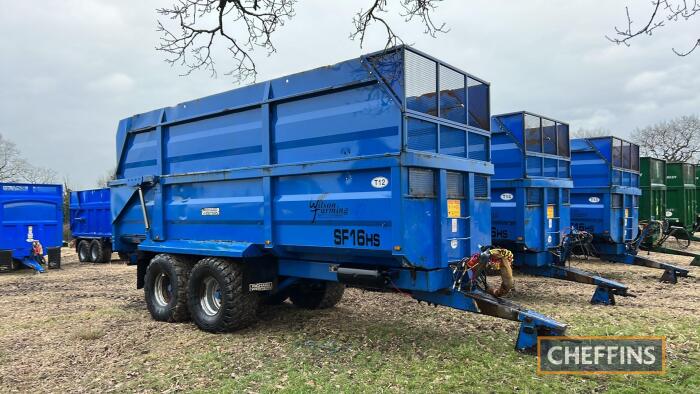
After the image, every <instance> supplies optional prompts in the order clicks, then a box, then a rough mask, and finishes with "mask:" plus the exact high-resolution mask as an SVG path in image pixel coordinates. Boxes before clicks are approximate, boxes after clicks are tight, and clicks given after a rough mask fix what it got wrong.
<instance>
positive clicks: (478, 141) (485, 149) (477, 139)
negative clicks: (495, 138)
mask: <svg viewBox="0 0 700 394" xmlns="http://www.w3.org/2000/svg"><path fill="white" fill-rule="evenodd" d="M468 157H469V158H470V159H472V160H481V161H488V160H489V139H488V137H486V136H483V135H481V134H476V133H469V153H468Z"/></svg>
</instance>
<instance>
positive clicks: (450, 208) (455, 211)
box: [447, 200, 462, 218]
mask: <svg viewBox="0 0 700 394" xmlns="http://www.w3.org/2000/svg"><path fill="white" fill-rule="evenodd" d="M447 217H448V218H459V217H462V204H461V203H460V201H459V200H447Z"/></svg>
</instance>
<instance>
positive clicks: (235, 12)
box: [156, 0, 447, 83]
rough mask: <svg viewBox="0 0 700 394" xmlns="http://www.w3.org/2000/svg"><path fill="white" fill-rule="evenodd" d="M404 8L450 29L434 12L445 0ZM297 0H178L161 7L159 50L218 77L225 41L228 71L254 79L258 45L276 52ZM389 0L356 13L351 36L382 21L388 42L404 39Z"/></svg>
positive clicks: (423, 0)
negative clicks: (390, 15)
mask: <svg viewBox="0 0 700 394" xmlns="http://www.w3.org/2000/svg"><path fill="white" fill-rule="evenodd" d="M395 1H396V2H397V3H399V4H400V5H401V7H402V8H403V11H402V12H401V13H400V15H401V16H402V17H403V18H404V19H405V20H406V22H410V21H412V20H414V19H417V20H420V21H421V22H422V24H423V25H424V26H425V33H426V34H429V35H430V36H433V37H435V35H436V33H438V32H446V31H447V30H446V29H445V25H444V24H438V23H435V22H434V21H433V19H432V13H433V11H434V10H435V9H436V8H437V5H438V3H440V2H441V1H443V0H395ZM296 3H297V0H177V1H175V2H174V3H173V5H172V6H170V7H165V8H159V9H157V13H158V14H159V15H160V18H159V20H158V25H157V29H158V31H159V32H160V33H161V37H160V43H159V44H158V46H156V50H158V51H161V52H164V53H165V54H166V62H168V63H170V64H171V65H179V66H181V67H183V68H184V69H185V70H186V71H185V72H184V74H183V75H189V74H190V73H192V72H193V71H195V70H205V71H208V72H209V73H210V74H211V76H212V77H216V76H217V65H216V62H215V59H214V53H215V50H216V48H217V47H218V46H219V45H217V44H220V45H221V46H222V47H223V48H226V50H227V52H228V55H229V56H228V57H227V60H228V61H230V62H232V65H231V67H230V69H229V71H226V73H225V75H228V76H231V77H232V78H233V79H234V82H238V83H240V82H244V81H249V80H255V78H256V76H257V67H256V63H255V60H254V59H253V52H254V50H255V48H262V49H263V50H265V51H266V52H267V55H271V54H272V53H274V52H275V46H274V43H273V36H274V34H275V32H276V31H277V30H278V29H279V28H280V27H281V26H283V25H284V23H285V22H286V21H288V20H291V19H292V18H294V16H295V5H296ZM387 3H388V0H371V5H370V7H369V8H367V9H366V10H363V9H361V10H360V11H359V12H357V14H356V15H355V16H354V18H353V28H354V30H353V31H352V33H351V34H350V38H351V39H353V40H354V39H358V40H359V41H360V46H362V45H363V44H364V40H365V36H366V33H367V30H368V28H369V27H370V26H371V25H373V24H375V23H376V24H379V25H381V26H383V27H384V30H385V31H386V36H387V40H386V47H387V48H388V47H390V46H393V45H395V44H398V43H401V42H403V41H402V40H401V38H400V37H399V36H398V35H397V34H396V33H395V32H394V30H393V29H392V27H391V25H390V24H389V23H388V22H387V19H386V18H385V14H387V13H388V12H389V11H388V6H387Z"/></svg>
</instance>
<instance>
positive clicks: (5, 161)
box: [0, 134, 27, 182]
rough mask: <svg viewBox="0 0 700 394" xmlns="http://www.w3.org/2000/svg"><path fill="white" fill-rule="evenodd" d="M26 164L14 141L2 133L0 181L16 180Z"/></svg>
mask: <svg viewBox="0 0 700 394" xmlns="http://www.w3.org/2000/svg"><path fill="white" fill-rule="evenodd" d="M26 164H27V163H26V162H25V161H24V159H22V155H21V153H20V151H19V149H17V146H16V145H15V144H14V142H12V141H9V140H7V139H5V138H3V136H2V134H0V182H13V181H16V180H17V178H18V177H19V176H20V174H21V173H22V171H23V169H24V168H25V167H26Z"/></svg>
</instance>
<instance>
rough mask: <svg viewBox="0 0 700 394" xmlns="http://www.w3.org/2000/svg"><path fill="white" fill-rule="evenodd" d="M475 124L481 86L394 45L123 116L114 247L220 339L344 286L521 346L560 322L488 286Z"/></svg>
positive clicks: (142, 279)
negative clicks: (403, 300) (268, 308)
mask: <svg viewBox="0 0 700 394" xmlns="http://www.w3.org/2000/svg"><path fill="white" fill-rule="evenodd" d="M489 126H490V115H489V85H488V83H486V82H484V81H482V80H480V79H478V78H476V77H474V76H472V75H470V74H467V73H465V72H463V71H461V70H459V69H457V68H455V67H452V66H450V65H448V64H446V63H444V62H441V61H439V60H437V59H434V58H432V57H430V56H428V55H426V54H424V53H421V52H418V51H416V50H413V49H411V48H408V47H403V46H401V47H397V48H394V49H391V50H387V51H382V52H380V53H375V54H370V55H366V56H362V57H360V58H357V59H352V60H348V61H345V62H342V63H339V64H335V65H331V66H326V67H322V68H318V69H315V70H311V71H307V72H302V73H299V74H294V75H289V76H286V77H282V78H277V79H274V80H271V81H267V82H262V83H258V84H254V85H250V86H246V87H243V88H239V89H235V90H232V91H229V92H225V93H221V94H217V95H214V96H210V97H205V98H201V99H198V100H194V101H190V102H185V103H182V104H179V105H177V106H174V107H168V108H163V109H160V110H155V111H151V112H147V113H143V114H140V115H136V116H133V117H130V118H127V119H124V120H123V121H121V122H120V124H119V128H118V132H117V157H118V166H117V179H116V180H115V181H112V182H111V183H110V188H111V210H112V220H113V229H114V234H113V242H114V249H115V250H118V251H120V252H127V253H129V254H131V256H132V257H133V258H134V260H136V261H137V264H138V278H137V279H138V280H137V285H138V287H139V288H144V292H145V298H146V304H147V306H148V309H149V311H150V313H151V315H152V317H153V318H154V319H156V320H162V321H184V320H187V319H188V318H190V317H191V318H192V319H193V320H194V322H195V323H196V324H197V325H198V326H199V327H200V328H201V329H204V330H207V331H212V332H223V331H230V330H234V329H238V328H242V327H245V326H248V325H249V324H251V323H252V322H253V321H254V319H255V310H256V308H257V305H258V304H259V302H260V301H266V302H279V301H281V300H284V299H286V298H289V299H290V300H291V301H292V303H293V304H295V305H296V306H299V307H303V308H323V307H330V306H333V305H335V304H336V303H337V302H339V301H340V299H341V297H342V294H343V291H344V288H345V286H346V285H348V286H353V287H360V288H365V289H372V290H378V291H400V292H404V293H407V294H410V295H411V296H412V297H413V298H415V299H416V300H419V301H426V302H428V303H431V304H437V305H445V306H449V307H453V308H457V309H462V310H465V311H471V312H475V313H482V314H487V315H491V316H497V317H501V318H505V319H510V320H514V321H518V322H520V323H521V326H520V331H519V335H518V340H517V343H516V347H517V349H521V350H525V349H532V348H533V347H534V346H536V342H537V340H536V338H537V336H538V335H560V334H562V333H563V332H564V330H565V327H566V326H565V325H563V324H561V323H558V322H556V321H554V320H552V319H550V318H547V317H545V316H543V315H540V314H538V313H536V312H533V311H529V310H526V309H523V308H521V307H519V306H517V305H514V304H512V303H510V302H508V301H505V300H503V299H500V298H497V297H494V296H492V295H490V294H489V293H488V289H487V288H486V286H485V281H486V276H485V274H484V269H485V266H486V264H487V263H488V261H489V260H490V259H492V258H493V256H491V252H490V251H489V250H488V249H487V248H484V249H482V248H481V246H482V245H489V244H490V243H491V237H490V231H491V211H490V195H489V194H490V193H489V182H490V180H489V178H490V176H491V175H492V174H493V166H492V164H491V163H490V162H489V151H490V149H489V139H490V138H489V137H490V134H489Z"/></svg>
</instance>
